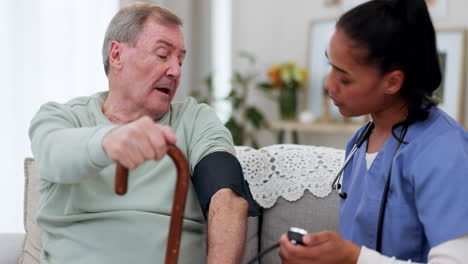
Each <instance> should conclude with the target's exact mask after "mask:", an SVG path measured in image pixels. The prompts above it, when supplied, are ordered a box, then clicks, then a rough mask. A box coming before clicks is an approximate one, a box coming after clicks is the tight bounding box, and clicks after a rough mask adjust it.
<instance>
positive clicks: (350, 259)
mask: <svg viewBox="0 0 468 264" xmlns="http://www.w3.org/2000/svg"><path fill="white" fill-rule="evenodd" d="M302 241H303V243H304V245H294V244H292V243H291V242H290V241H289V240H288V237H287V235H286V234H284V235H283V236H281V239H280V252H279V255H280V257H281V260H282V263H283V264H301V263H303V264H306V263H307V264H315V263H317V264H318V263H320V264H335V263H340V264H356V263H357V260H358V258H359V254H360V252H361V248H360V247H359V246H357V245H355V244H353V243H352V242H350V241H348V240H345V239H343V238H342V237H341V236H340V235H339V234H338V233H336V232H332V231H323V232H320V233H314V234H308V235H305V236H304V237H303V238H302Z"/></svg>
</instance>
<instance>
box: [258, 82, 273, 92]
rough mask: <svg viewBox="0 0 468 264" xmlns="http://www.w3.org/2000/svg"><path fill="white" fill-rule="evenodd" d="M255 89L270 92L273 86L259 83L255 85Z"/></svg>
mask: <svg viewBox="0 0 468 264" xmlns="http://www.w3.org/2000/svg"><path fill="white" fill-rule="evenodd" d="M257 87H258V88H260V89H264V90H272V89H273V85H271V83H267V82H261V83H259V84H257Z"/></svg>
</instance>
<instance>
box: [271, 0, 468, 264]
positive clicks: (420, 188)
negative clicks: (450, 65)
mask: <svg viewBox="0 0 468 264" xmlns="http://www.w3.org/2000/svg"><path fill="white" fill-rule="evenodd" d="M327 56H328V59H329V62H330V64H331V66H332V70H331V72H330V74H329V76H328V78H327V79H326V82H325V87H326V88H327V89H328V91H329V94H330V97H331V98H332V99H333V101H334V103H335V105H336V106H337V107H338V108H339V110H340V112H341V114H342V115H344V116H347V117H352V116H360V115H365V114H369V113H370V114H371V116H372V120H373V124H374V126H375V128H374V129H373V130H372V132H371V133H370V135H369V137H368V138H367V140H366V141H365V142H364V144H363V145H362V146H361V147H360V148H359V149H358V151H357V152H356V153H355V155H354V156H353V158H352V159H351V161H350V162H349V164H348V165H347V167H346V168H345V170H344V174H343V183H342V190H341V191H342V192H345V193H346V194H347V197H346V198H345V199H342V200H341V207H340V233H339V234H338V233H335V232H331V231H324V232H320V233H315V234H309V235H306V236H305V237H304V238H303V240H304V243H305V245H304V246H301V245H294V244H292V243H290V242H289V241H288V239H287V237H286V235H283V236H282V237H281V240H280V244H281V248H280V256H281V258H282V261H283V263H288V264H289V263H321V264H324V263H353V264H354V263H359V264H364V263H408V260H411V261H412V262H413V263H415V262H416V263H468V206H466V201H467V199H468V135H467V133H466V132H465V130H464V128H463V127H461V126H460V125H459V124H458V123H457V122H456V121H454V120H453V119H452V118H451V117H450V116H448V115H447V114H446V113H445V112H444V111H442V110H441V109H440V108H438V107H437V106H436V102H435V101H434V100H433V99H432V94H433V92H434V91H435V90H436V89H437V88H438V87H439V85H440V83H441V72H440V67H439V62H438V55H437V49H436V39H435V31H434V27H433V25H432V22H431V19H430V16H429V13H428V10H427V6H426V4H425V1H424V0H373V1H370V2H366V3H364V4H362V5H360V6H357V7H355V8H354V9H352V10H350V11H348V12H347V13H345V14H344V15H342V16H341V18H340V19H339V21H338V22H337V25H336V30H335V32H334V34H333V36H332V38H331V40H330V44H329V47H328V49H327ZM362 130H363V128H361V129H360V131H358V132H357V133H356V135H355V136H354V137H353V138H351V140H350V141H349V143H348V146H347V155H348V154H349V153H350V150H351V148H352V146H353V145H354V144H355V142H356V139H357V138H358V137H359V135H360V134H361V132H362ZM386 185H388V188H386V187H385V186H386ZM385 189H387V191H385ZM385 192H386V195H385V194H384V193H385ZM379 219H381V223H380V224H379ZM311 221H313V219H311ZM379 227H380V229H381V230H380V231H379ZM379 232H380V234H379Z"/></svg>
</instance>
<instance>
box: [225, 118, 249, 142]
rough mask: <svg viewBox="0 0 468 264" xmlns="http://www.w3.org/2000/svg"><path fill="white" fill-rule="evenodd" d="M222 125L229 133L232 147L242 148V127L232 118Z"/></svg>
mask: <svg viewBox="0 0 468 264" xmlns="http://www.w3.org/2000/svg"><path fill="white" fill-rule="evenodd" d="M224 125H225V126H226V128H227V129H229V131H230V132H231V135H232V140H233V141H234V145H236V146H242V145H243V143H244V140H243V132H244V127H243V126H241V125H240V124H238V123H237V122H236V120H235V119H234V118H233V117H231V118H230V119H229V120H228V121H227V122H226V124H224Z"/></svg>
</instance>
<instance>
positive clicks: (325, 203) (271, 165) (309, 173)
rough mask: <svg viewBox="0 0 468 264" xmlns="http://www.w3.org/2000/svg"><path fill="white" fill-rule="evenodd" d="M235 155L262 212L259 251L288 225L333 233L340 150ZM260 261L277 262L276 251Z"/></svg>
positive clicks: (272, 149)
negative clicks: (335, 189) (335, 188)
mask: <svg viewBox="0 0 468 264" xmlns="http://www.w3.org/2000/svg"><path fill="white" fill-rule="evenodd" d="M247 154H248V155H243V156H239V159H240V160H241V164H242V166H243V168H244V167H245V168H244V172H251V173H247V174H246V179H247V180H248V182H249V185H250V189H251V191H252V195H253V197H254V198H255V200H256V201H257V202H258V203H259V204H260V205H261V206H262V207H263V208H264V209H263V216H262V219H263V220H262V223H261V224H260V227H259V229H260V251H263V250H265V249H266V248H269V247H270V246H272V245H274V244H275V243H277V242H278V241H279V238H280V237H281V235H282V234H284V233H286V232H287V231H288V229H289V227H299V228H303V229H306V230H307V231H308V232H309V233H314V232H320V231H323V230H333V231H338V214H339V202H340V201H339V196H338V195H336V194H334V193H332V188H331V184H332V182H333V180H334V178H335V176H336V173H337V172H338V171H339V168H340V167H341V165H342V163H343V160H344V151H343V150H342V149H335V148H328V147H318V146H305V145H288V144H282V145H272V146H267V147H264V148H261V149H260V150H258V151H256V150H252V151H250V152H248V153H247ZM262 263H273V264H274V263H281V260H280V258H279V256H278V250H276V251H273V252H270V253H268V254H266V255H265V256H264V257H263V259H262Z"/></svg>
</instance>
